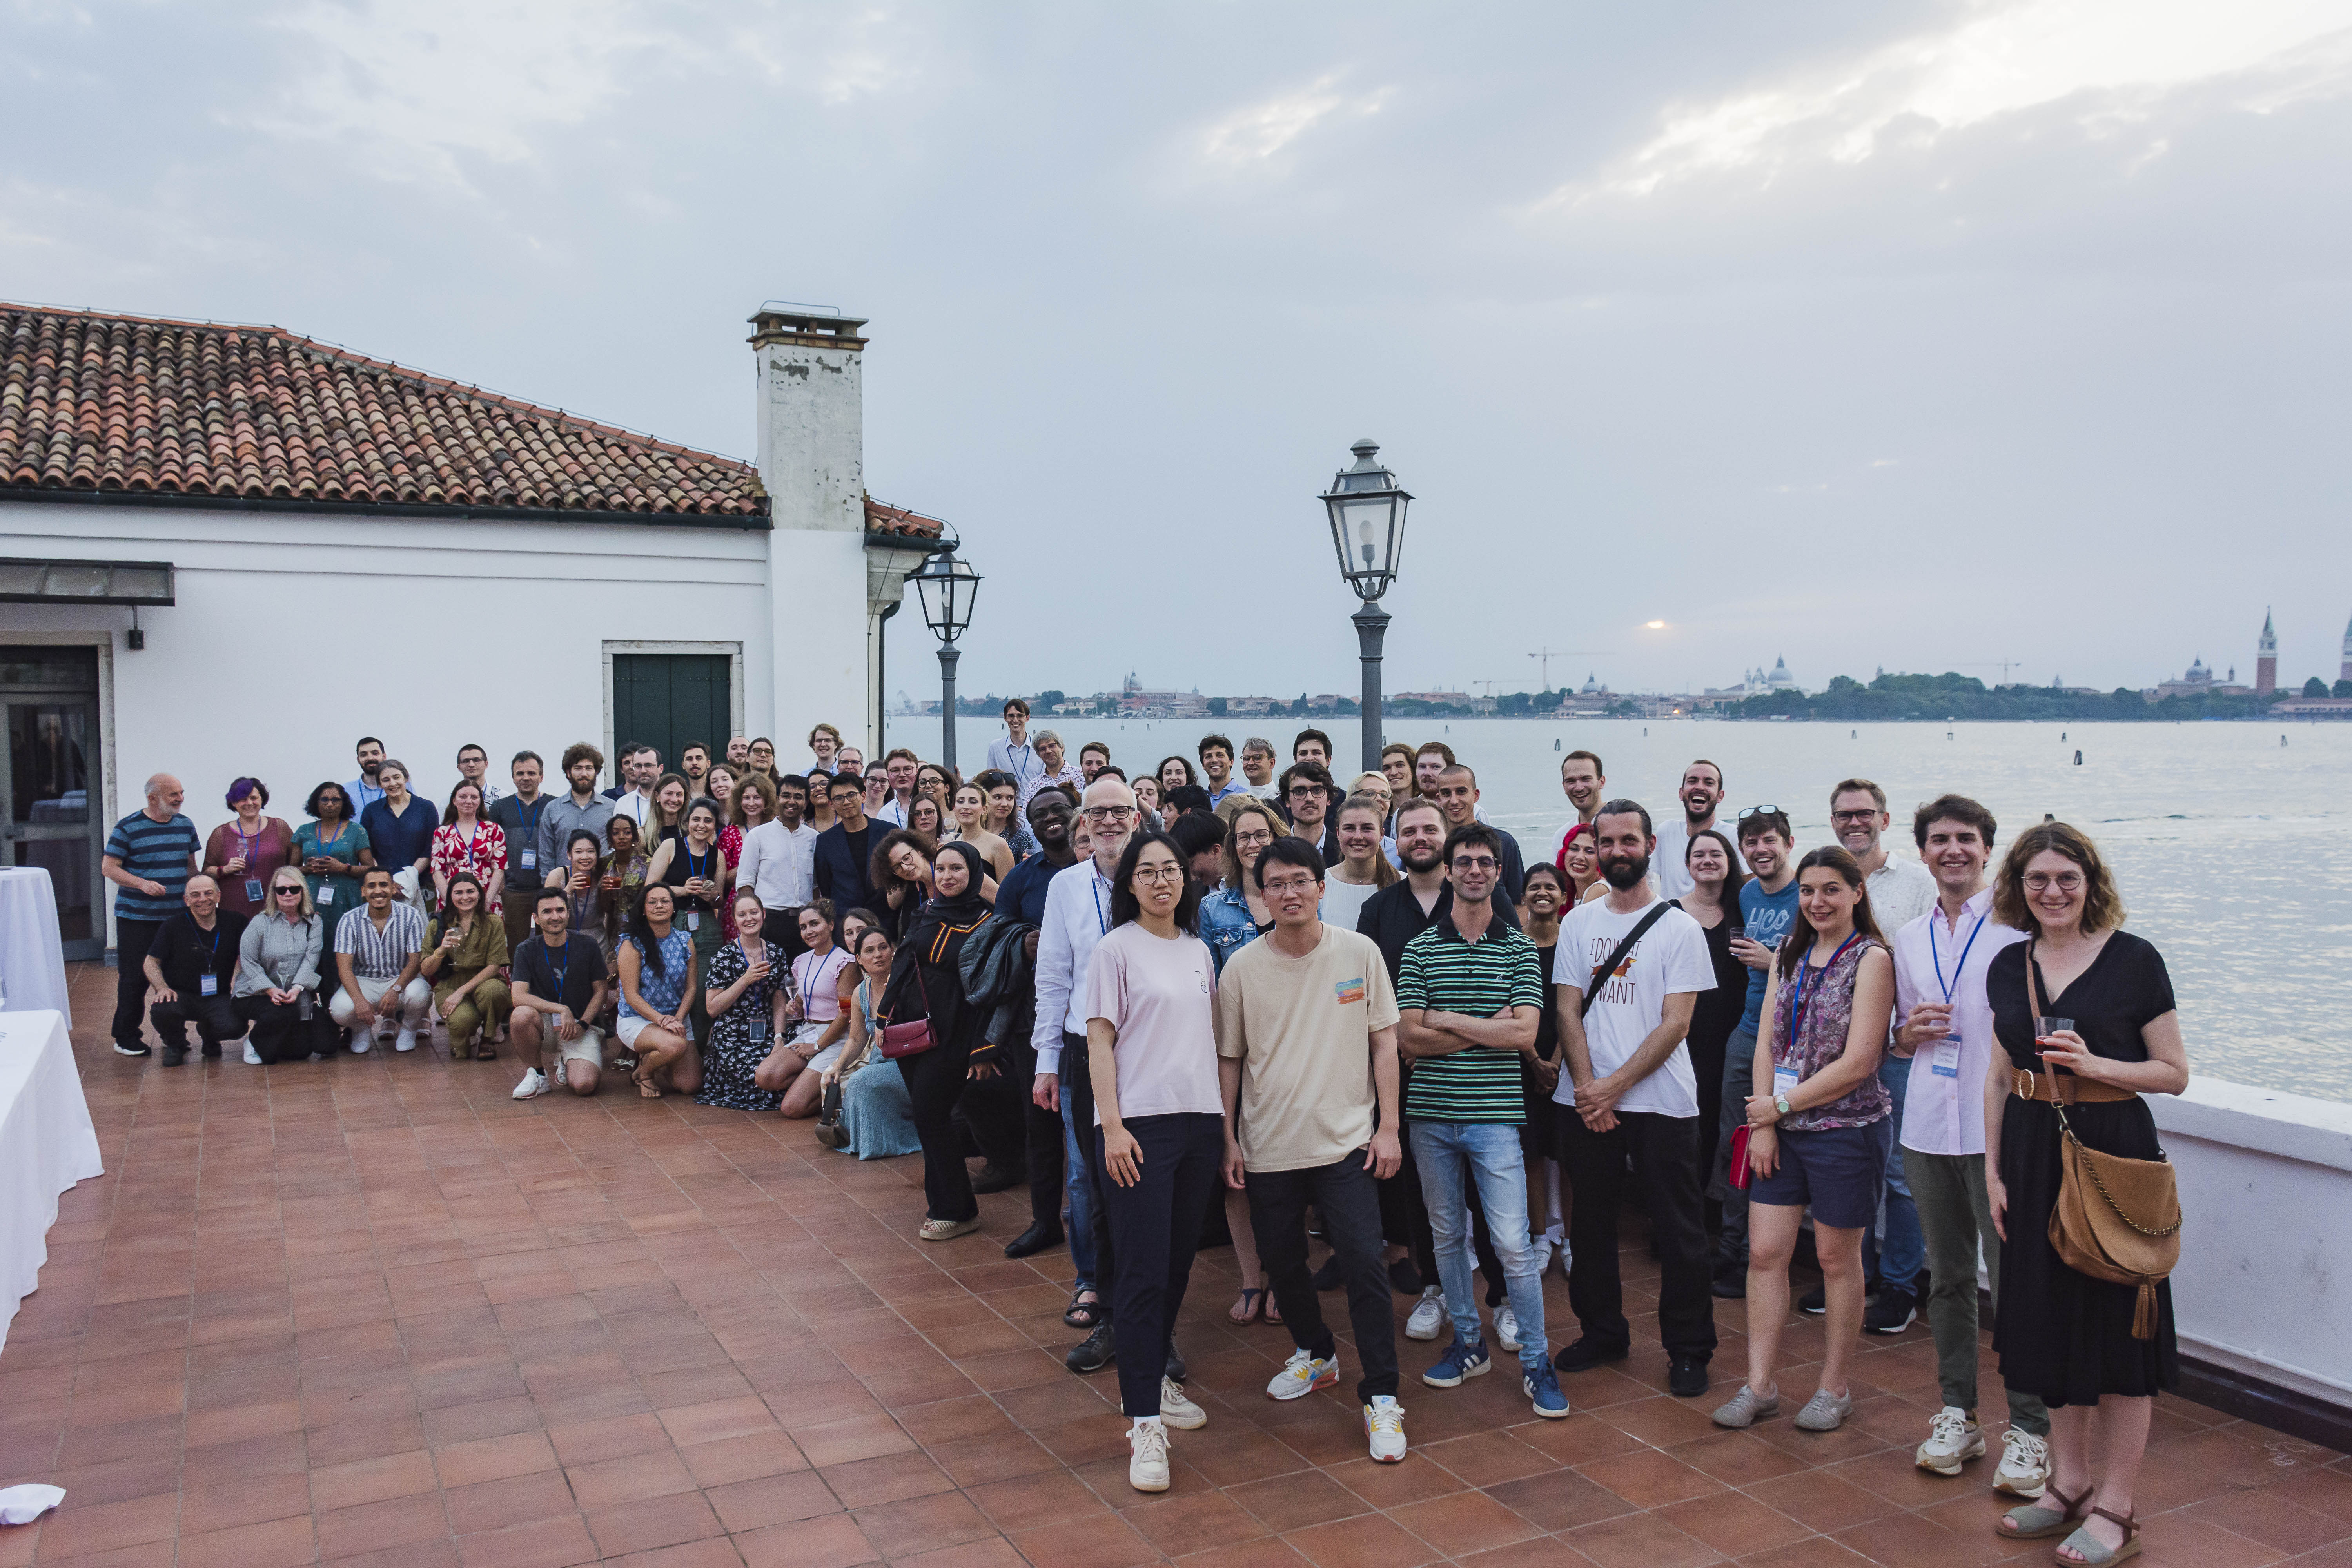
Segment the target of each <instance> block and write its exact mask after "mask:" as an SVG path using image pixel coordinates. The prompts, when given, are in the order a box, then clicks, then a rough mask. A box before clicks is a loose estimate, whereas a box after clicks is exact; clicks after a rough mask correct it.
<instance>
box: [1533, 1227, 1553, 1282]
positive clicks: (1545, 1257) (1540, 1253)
mask: <svg viewBox="0 0 2352 1568" xmlns="http://www.w3.org/2000/svg"><path fill="white" fill-rule="evenodd" d="M1528 1257H1529V1258H1533V1259H1534V1260H1535V1266H1536V1267H1535V1275H1536V1278H1537V1279H1542V1278H1543V1271H1544V1270H1545V1269H1546V1268H1549V1267H1550V1266H1551V1237H1548V1236H1536V1237H1528Z"/></svg>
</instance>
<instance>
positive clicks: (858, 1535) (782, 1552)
mask: <svg viewBox="0 0 2352 1568" xmlns="http://www.w3.org/2000/svg"><path fill="white" fill-rule="evenodd" d="M728 1541H729V1543H730V1544H731V1545H732V1546H733V1547H734V1548H735V1551H736V1552H738V1553H739V1554H740V1557H741V1558H742V1561H743V1563H744V1564H745V1565H746V1568H853V1565H854V1564H856V1563H878V1562H880V1561H881V1557H882V1554H881V1553H880V1552H877V1551H875V1550H874V1545H873V1543H872V1542H869V1541H867V1540H866V1535H865V1532H864V1531H861V1530H859V1529H858V1528H857V1521H856V1520H853V1519H851V1518H850V1517H849V1516H848V1515H847V1514H845V1513H843V1514H835V1515H833V1516H831V1517H829V1518H825V1519H812V1520H809V1521H805V1522H803V1523H798V1524H779V1525H773V1526H771V1527H770V1528H768V1529H766V1530H754V1531H748V1532H743V1533H738V1534H735V1535H730V1536H729V1537H728Z"/></svg>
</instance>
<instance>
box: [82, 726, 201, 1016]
mask: <svg viewBox="0 0 2352 1568" xmlns="http://www.w3.org/2000/svg"><path fill="white" fill-rule="evenodd" d="M186 795H187V792H186V791H185V790H184V789H182V788H181V787H180V781H179V780H177V779H175V778H173V776H172V775H171V774H169V773H157V774H156V775H155V776H154V777H153V778H151V779H149V780H148V781H147V805H146V807H145V809H143V810H141V811H134V812H132V813H131V815H130V816H126V817H124V818H123V819H122V820H121V821H120V822H118V823H116V824H115V825H114V831H113V832H112V833H110V834H109V835H108V836H107V839H106V858H105V860H104V862H103V863H102V868H103V870H104V872H105V875H106V879H107V880H108V881H110V882H111V883H113V884H114V887H115V894H114V949H115V963H116V966H117V967H116V969H115V976H114V1048H115V1049H116V1050H118V1051H120V1052H121V1053H122V1054H123V1055H124V1056H126V1057H143V1056H145V1055H147V1044H146V1042H145V1041H144V1040H142V1039H141V1038H140V1027H141V1026H142V1024H143V1023H144V1022H145V1020H146V1016H147V950H148V949H149V948H151V947H152V946H154V945H155V937H156V933H157V932H159V931H162V930H163V922H164V921H167V920H170V919H171V918H172V917H173V915H175V914H177V913H179V912H180V904H181V897H182V895H183V893H184V892H185V890H186V889H187V886H188V879H189V878H190V877H192V876H194V874H195V873H196V871H197V869H198V861H197V859H196V857H197V856H198V855H200V854H202V853H203V851H204V847H205V846H204V840H203V839H201V838H199V837H196V825H195V824H194V823H193V822H190V821H189V820H188V819H187V818H186V817H185V816H182V815H181V814H180V802H181V801H182V800H183V799H184V798H186Z"/></svg>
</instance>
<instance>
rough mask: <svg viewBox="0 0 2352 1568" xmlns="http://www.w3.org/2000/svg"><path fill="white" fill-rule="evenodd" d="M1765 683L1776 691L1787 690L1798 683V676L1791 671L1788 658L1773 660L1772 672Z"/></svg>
mask: <svg viewBox="0 0 2352 1568" xmlns="http://www.w3.org/2000/svg"><path fill="white" fill-rule="evenodd" d="M1765 684H1766V685H1767V686H1769V687H1770V688H1771V689H1773V690H1775V691H1786V690H1789V689H1791V688H1792V687H1794V686H1795V685H1796V684H1797V678H1796V677H1795V676H1793V675H1790V673H1789V661H1788V659H1786V658H1776V659H1774V660H1773V661H1772V673H1771V675H1770V676H1769V677H1768V678H1767V679H1766V680H1765Z"/></svg>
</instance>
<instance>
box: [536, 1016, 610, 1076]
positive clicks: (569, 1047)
mask: <svg viewBox="0 0 2352 1568" xmlns="http://www.w3.org/2000/svg"><path fill="white" fill-rule="evenodd" d="M553 1033H554V1031H553V1030H550V1031H549V1034H550V1035H552V1034H553ZM555 1055H556V1059H557V1060H558V1061H566V1062H586V1063H587V1064H588V1065H589V1066H590V1067H593V1068H602V1067H603V1066H604V1030H602V1029H597V1028H592V1027H588V1026H582V1028H581V1030H580V1037H579V1038H578V1039H576V1040H564V1039H558V1040H556V1041H555Z"/></svg>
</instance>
